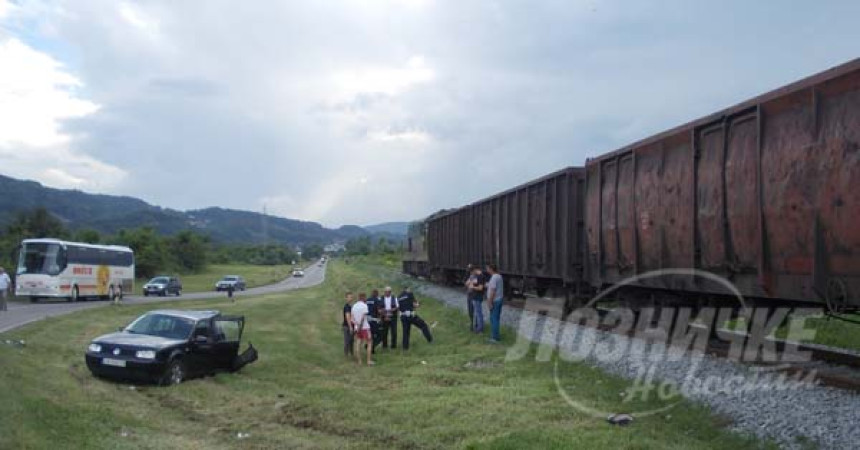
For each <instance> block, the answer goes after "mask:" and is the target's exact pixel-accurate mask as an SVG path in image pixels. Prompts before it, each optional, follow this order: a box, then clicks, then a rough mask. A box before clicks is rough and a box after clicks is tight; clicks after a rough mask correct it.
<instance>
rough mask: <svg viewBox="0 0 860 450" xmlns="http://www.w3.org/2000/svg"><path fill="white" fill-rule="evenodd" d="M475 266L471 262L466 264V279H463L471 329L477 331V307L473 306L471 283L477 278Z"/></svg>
mask: <svg viewBox="0 0 860 450" xmlns="http://www.w3.org/2000/svg"><path fill="white" fill-rule="evenodd" d="M474 272H475V266H473V265H471V264H469V265H468V266H466V280H465V281H463V286H464V287H465V288H466V308H467V309H468V310H469V329H470V330H472V331H475V308H474V307H473V306H472V287H471V283H472V281H474V279H475V273H474Z"/></svg>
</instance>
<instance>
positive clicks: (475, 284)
mask: <svg viewBox="0 0 860 450" xmlns="http://www.w3.org/2000/svg"><path fill="white" fill-rule="evenodd" d="M485 284H486V279H485V278H484V274H483V273H482V272H481V268H480V267H473V268H472V274H471V275H470V277H469V279H468V280H467V281H466V287H468V288H469V304H471V305H472V312H473V315H472V331H473V332H475V333H483V332H484V305H483V303H484V286H485Z"/></svg>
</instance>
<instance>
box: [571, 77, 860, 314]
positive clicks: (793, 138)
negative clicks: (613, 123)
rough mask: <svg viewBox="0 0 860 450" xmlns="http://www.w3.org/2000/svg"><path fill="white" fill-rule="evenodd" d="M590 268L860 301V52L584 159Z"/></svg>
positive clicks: (610, 274) (753, 291)
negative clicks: (663, 272)
mask: <svg viewBox="0 0 860 450" xmlns="http://www.w3.org/2000/svg"><path fill="white" fill-rule="evenodd" d="M586 178H587V182H586V184H587V199H586V212H585V217H586V240H587V242H588V248H587V256H586V262H587V268H586V276H587V278H588V280H589V281H590V283H592V284H593V285H595V286H604V287H605V286H607V285H609V284H614V283H618V282H620V281H622V280H625V279H630V278H631V277H637V276H639V277H640V278H634V280H636V281H635V282H634V283H633V285H635V286H642V287H652V288H662V289H669V290H673V291H680V292H693V293H703V292H704V293H714V294H720V293H725V289H724V288H723V287H721V286H718V285H716V284H714V283H713V282H708V281H705V280H703V279H702V278H701V277H695V276H687V275H675V276H660V277H655V278H650V277H645V278H641V277H642V276H643V274H647V273H649V272H651V271H656V270H660V269H668V268H683V269H696V270H702V271H707V272H709V273H713V274H717V275H720V276H722V277H725V278H726V279H728V280H730V281H731V282H732V283H733V284H735V285H736V286H737V287H738V288H739V290H740V291H741V292H742V293H743V295H744V296H746V297H749V298H753V299H758V300H787V301H797V302H809V301H812V302H817V303H823V304H826V305H827V306H829V307H830V309H831V310H846V309H855V308H857V307H858V306H860V60H855V61H852V62H850V63H847V64H845V65H842V66H839V67H836V68H834V69H831V70H828V71H826V72H823V73H820V74H818V75H815V76H812V77H810V78H807V79H804V80H802V81H799V82H797V83H794V84H791V85H788V86H785V87H783V88H780V89H777V90H775V91H773V92H770V93H767V94H764V95H762V96H760V97H757V98H754V99H752V100H749V101H746V102H744V103H741V104H739V105H737V106H734V107H731V108H728V109H725V110H723V111H720V112H717V113H715V114H713V115H710V116H708V117H705V118H702V119H699V120H696V121H694V122H691V123H688V124H686V125H683V126H680V127H677V128H675V129H672V130H669V131H666V132H664V133H661V134H658V135H656V136H653V137H650V138H648V139H645V140H642V141H640V142H637V143H635V144H632V145H630V146H627V147H625V148H622V149H620V150H618V151H615V152H613V153H610V154H607V155H604V156H601V157H598V158H595V159H592V160H589V161H588V162H587V165H586Z"/></svg>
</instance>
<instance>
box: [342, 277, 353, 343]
mask: <svg viewBox="0 0 860 450" xmlns="http://www.w3.org/2000/svg"><path fill="white" fill-rule="evenodd" d="M341 328H343V354H344V355H345V356H348V357H349V356H352V355H353V349H352V339H353V337H352V335H353V329H352V292H347V293H346V303H345V304H344V305H343V324H342V325H341Z"/></svg>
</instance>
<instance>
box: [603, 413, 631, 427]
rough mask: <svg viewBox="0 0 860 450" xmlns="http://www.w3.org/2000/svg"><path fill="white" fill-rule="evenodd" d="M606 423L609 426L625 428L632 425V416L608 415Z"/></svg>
mask: <svg viewBox="0 0 860 450" xmlns="http://www.w3.org/2000/svg"><path fill="white" fill-rule="evenodd" d="M606 421H607V422H609V424H610V425H618V426H621V427H626V426H627V425H630V424H631V423H633V416H631V415H630V414H623V413H620V414H610V415H609V417H607V418H606Z"/></svg>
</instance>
